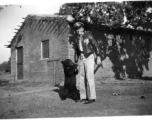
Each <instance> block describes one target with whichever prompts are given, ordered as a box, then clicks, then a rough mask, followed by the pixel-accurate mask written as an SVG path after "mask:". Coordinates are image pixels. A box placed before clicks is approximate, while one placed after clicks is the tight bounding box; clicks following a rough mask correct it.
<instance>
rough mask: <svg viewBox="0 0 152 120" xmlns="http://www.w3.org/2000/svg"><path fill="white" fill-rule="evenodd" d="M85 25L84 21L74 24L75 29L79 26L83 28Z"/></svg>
mask: <svg viewBox="0 0 152 120" xmlns="http://www.w3.org/2000/svg"><path fill="white" fill-rule="evenodd" d="M83 26H84V24H83V23H82V22H76V23H75V24H74V29H79V28H81V27H83Z"/></svg>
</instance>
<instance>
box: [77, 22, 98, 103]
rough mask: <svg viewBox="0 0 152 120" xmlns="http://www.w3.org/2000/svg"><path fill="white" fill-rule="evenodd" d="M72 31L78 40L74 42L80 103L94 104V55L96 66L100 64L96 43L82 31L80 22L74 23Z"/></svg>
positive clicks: (87, 33) (89, 35) (82, 26)
mask: <svg viewBox="0 0 152 120" xmlns="http://www.w3.org/2000/svg"><path fill="white" fill-rule="evenodd" d="M74 29H75V30H76V33H77V34H78V40H77V41H76V43H77V46H78V48H79V52H80V61H79V66H80V68H79V77H78V79H79V90H80V102H83V101H85V104H88V103H92V102H95V100H96V90H95V82H94V64H95V60H94V59H95V58H94V53H96V55H97V60H96V62H97V64H100V63H101V60H100V57H99V50H98V46H97V43H96V42H95V40H93V37H92V35H91V34H90V33H89V32H86V31H84V24H83V23H82V22H76V23H75V24H74ZM85 77H86V80H87V82H88V86H89V91H90V92H89V93H90V94H89V99H87V94H86V81H85Z"/></svg>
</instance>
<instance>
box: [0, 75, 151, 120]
mask: <svg viewBox="0 0 152 120" xmlns="http://www.w3.org/2000/svg"><path fill="white" fill-rule="evenodd" d="M57 90H58V87H54V86H51V85H50V84H47V83H26V82H22V83H7V82H4V76H3V77H2V76H1V78H0V119H2V118H11V119H14V118H56V117H102V116H136V115H152V81H151V80H124V81H118V80H100V81H96V91H97V100H96V102H95V103H92V104H83V103H80V102H77V103H76V102H75V101H73V100H72V99H70V98H68V99H66V100H61V99H60V97H59V94H58V92H56V91H57Z"/></svg>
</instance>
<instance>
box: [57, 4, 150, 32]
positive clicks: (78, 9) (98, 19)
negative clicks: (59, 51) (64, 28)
mask: <svg viewBox="0 0 152 120" xmlns="http://www.w3.org/2000/svg"><path fill="white" fill-rule="evenodd" d="M58 14H59V15H72V16H73V17H74V18H75V20H76V21H83V22H88V23H91V24H99V25H108V26H117V27H118V26H123V27H129V28H133V29H144V30H152V2H151V1H128V2H122V3H119V2H97V3H66V4H64V5H62V6H61V7H60V10H59V13H58Z"/></svg>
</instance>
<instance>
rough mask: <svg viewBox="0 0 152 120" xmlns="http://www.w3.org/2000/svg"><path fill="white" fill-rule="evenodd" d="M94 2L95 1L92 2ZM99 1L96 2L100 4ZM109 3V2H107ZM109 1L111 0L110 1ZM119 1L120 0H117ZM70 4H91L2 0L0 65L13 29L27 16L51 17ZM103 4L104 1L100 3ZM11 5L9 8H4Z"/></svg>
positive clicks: (5, 57)
mask: <svg viewBox="0 0 152 120" xmlns="http://www.w3.org/2000/svg"><path fill="white" fill-rule="evenodd" d="M92 1H93V2H95V0H92ZM100 1H101V0H98V2H100ZM108 1H109V0H108ZM110 1H111V0H110ZM119 1H121V0H119ZM71 2H91V1H90V0H83V1H81V0H75V1H71V0H4V1H3V2H2V1H0V6H3V8H4V9H3V10H2V11H0V64H1V63H2V62H4V61H8V59H9V57H10V56H11V52H10V49H9V48H6V46H4V45H8V44H9V41H11V40H12V38H13V36H14V35H15V33H14V32H16V30H15V28H16V29H17V28H19V27H18V25H19V26H20V25H21V22H23V20H24V19H22V18H25V17H26V16H27V15H28V14H50V15H53V14H54V13H57V12H58V11H59V8H60V6H61V5H62V4H64V3H71ZM101 2H105V1H101ZM6 5H11V6H6Z"/></svg>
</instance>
